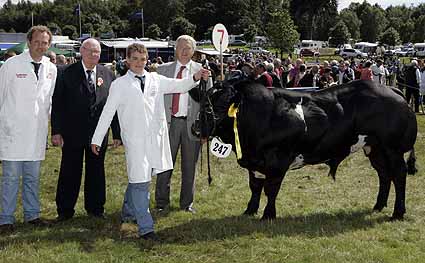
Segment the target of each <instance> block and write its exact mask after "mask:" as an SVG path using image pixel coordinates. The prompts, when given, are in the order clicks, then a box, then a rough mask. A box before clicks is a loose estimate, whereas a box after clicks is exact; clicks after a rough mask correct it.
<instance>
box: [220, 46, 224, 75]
mask: <svg viewBox="0 0 425 263" xmlns="http://www.w3.org/2000/svg"><path fill="white" fill-rule="evenodd" d="M220 64H221V67H220V68H221V80H222V81H223V80H224V73H223V45H222V43H220Z"/></svg>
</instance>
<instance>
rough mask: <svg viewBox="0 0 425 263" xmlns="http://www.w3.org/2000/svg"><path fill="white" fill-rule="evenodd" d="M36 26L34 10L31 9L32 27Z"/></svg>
mask: <svg viewBox="0 0 425 263" xmlns="http://www.w3.org/2000/svg"><path fill="white" fill-rule="evenodd" d="M33 26H34V12H32V11H31V27H33Z"/></svg>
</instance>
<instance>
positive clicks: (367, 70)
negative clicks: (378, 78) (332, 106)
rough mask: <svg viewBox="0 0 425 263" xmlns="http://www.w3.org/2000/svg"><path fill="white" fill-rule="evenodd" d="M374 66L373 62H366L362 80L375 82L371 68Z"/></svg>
mask: <svg viewBox="0 0 425 263" xmlns="http://www.w3.org/2000/svg"><path fill="white" fill-rule="evenodd" d="M370 66H372V62H370V61H369V60H368V61H366V62H365V64H364V67H363V68H362V73H361V75H360V79H362V80H373V74H372V69H371V68H370Z"/></svg>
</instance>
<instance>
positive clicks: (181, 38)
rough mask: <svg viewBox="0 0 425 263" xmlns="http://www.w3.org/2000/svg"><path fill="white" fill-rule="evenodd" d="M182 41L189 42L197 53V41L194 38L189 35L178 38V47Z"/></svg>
mask: <svg viewBox="0 0 425 263" xmlns="http://www.w3.org/2000/svg"><path fill="white" fill-rule="evenodd" d="M180 41H186V42H189V43H190V45H191V46H192V49H193V51H195V49H196V41H195V39H194V38H193V37H191V36H189V35H181V36H179V37H178V38H177V40H176V47H177V45H178V44H179V42H180Z"/></svg>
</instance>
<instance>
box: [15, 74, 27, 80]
mask: <svg viewBox="0 0 425 263" xmlns="http://www.w3.org/2000/svg"><path fill="white" fill-rule="evenodd" d="M27 75H28V74H25V73H17V74H16V77H17V78H18V79H24V78H26V77H27Z"/></svg>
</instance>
